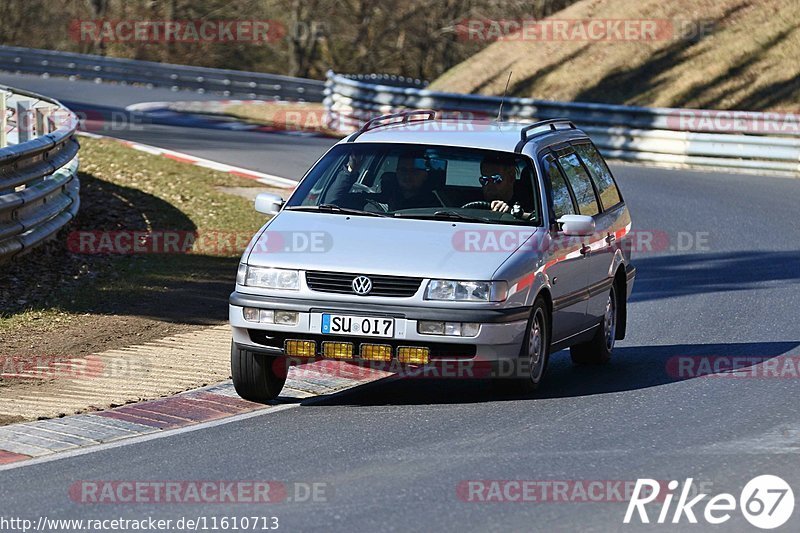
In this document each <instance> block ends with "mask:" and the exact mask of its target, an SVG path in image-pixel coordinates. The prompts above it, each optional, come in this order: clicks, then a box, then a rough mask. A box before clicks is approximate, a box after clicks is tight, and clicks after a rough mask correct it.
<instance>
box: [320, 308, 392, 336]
mask: <svg viewBox="0 0 800 533" xmlns="http://www.w3.org/2000/svg"><path fill="white" fill-rule="evenodd" d="M322 333H325V334H330V335H358V336H361V337H394V319H393V318H383V317H374V316H352V315H331V314H327V313H325V314H323V315H322Z"/></svg>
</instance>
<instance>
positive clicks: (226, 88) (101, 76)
mask: <svg viewBox="0 0 800 533" xmlns="http://www.w3.org/2000/svg"><path fill="white" fill-rule="evenodd" d="M0 70H5V71H10V72H25V73H35V74H48V75H56V76H69V77H74V78H81V79H89V80H101V81H110V82H119V83H123V82H124V83H138V84H142V85H147V86H151V87H166V88H169V89H172V90H180V89H189V90H194V91H198V92H211V93H220V94H222V95H225V96H231V97H246V98H252V99H256V98H265V99H269V98H282V99H290V100H305V101H309V102H321V101H322V97H323V90H324V86H325V84H324V82H322V81H319V80H309V79H304V78H293V77H290V76H279V75H277V74H262V73H258V72H244V71H240V70H227V69H217V68H204V67H193V66H188V65H174V64H170V63H158V62H154V61H139V60H135V59H120V58H114V57H105V56H98V55H90V54H75V53H72V52H57V51H54V50H39V49H35V48H20V47H16V46H0Z"/></svg>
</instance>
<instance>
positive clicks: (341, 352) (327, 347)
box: [322, 341, 353, 359]
mask: <svg viewBox="0 0 800 533" xmlns="http://www.w3.org/2000/svg"><path fill="white" fill-rule="evenodd" d="M322 355H323V356H324V357H331V358H333V359H352V358H353V343H351V342H332V341H324V342H323V343H322Z"/></svg>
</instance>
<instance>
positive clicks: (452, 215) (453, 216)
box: [394, 211, 497, 224]
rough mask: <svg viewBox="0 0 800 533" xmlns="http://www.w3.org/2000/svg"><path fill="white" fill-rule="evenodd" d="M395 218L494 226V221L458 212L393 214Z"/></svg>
mask: <svg viewBox="0 0 800 533" xmlns="http://www.w3.org/2000/svg"><path fill="white" fill-rule="evenodd" d="M394 216H395V217H405V218H435V219H440V220H464V221H466V222H485V223H487V224H496V223H497V221H496V220H492V219H489V218H485V217H478V216H474V215H465V214H463V213H459V212H458V211H436V212H435V213H432V214H431V213H408V214H406V213H395V215H394Z"/></svg>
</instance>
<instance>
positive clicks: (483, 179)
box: [478, 174, 503, 185]
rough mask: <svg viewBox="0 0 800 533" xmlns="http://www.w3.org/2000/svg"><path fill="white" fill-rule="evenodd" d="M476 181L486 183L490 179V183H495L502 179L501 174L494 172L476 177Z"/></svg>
mask: <svg viewBox="0 0 800 533" xmlns="http://www.w3.org/2000/svg"><path fill="white" fill-rule="evenodd" d="M478 181H480V182H481V185H486V184H487V183H489V182H490V181H491V182H492V183H495V184H497V183H500V182H501V181H503V176H501V175H500V174H494V175H492V176H481V177H480V178H478Z"/></svg>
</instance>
